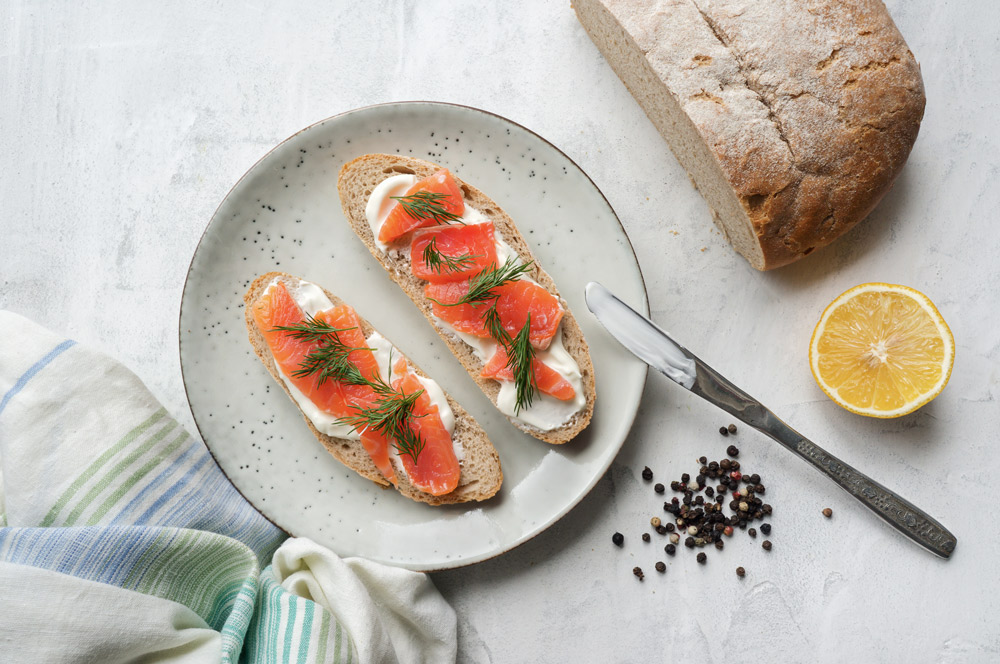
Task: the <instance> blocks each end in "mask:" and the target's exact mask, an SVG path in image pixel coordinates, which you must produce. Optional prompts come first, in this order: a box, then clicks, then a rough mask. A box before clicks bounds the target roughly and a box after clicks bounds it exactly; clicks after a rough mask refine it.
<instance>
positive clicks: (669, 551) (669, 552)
mask: <svg viewBox="0 0 1000 664" xmlns="http://www.w3.org/2000/svg"><path fill="white" fill-rule="evenodd" d="M663 550H664V551H666V552H667V555H668V556H672V555H674V554H675V553H677V547H676V546H674V545H673V544H668V545H666V546H665V547H663Z"/></svg>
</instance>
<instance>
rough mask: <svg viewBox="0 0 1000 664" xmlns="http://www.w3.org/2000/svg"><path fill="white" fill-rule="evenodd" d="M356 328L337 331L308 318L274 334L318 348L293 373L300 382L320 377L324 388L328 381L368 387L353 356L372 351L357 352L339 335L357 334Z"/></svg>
mask: <svg viewBox="0 0 1000 664" xmlns="http://www.w3.org/2000/svg"><path fill="white" fill-rule="evenodd" d="M353 329H356V328H353V327H345V328H340V327H334V326H332V325H330V324H329V323H327V322H325V321H321V320H317V319H316V318H314V317H313V316H310V315H307V316H306V318H305V320H303V321H302V322H300V323H297V324H295V325H279V326H277V327H275V328H274V330H280V331H282V332H288V335H289V336H290V337H292V338H293V339H296V340H298V341H304V342H306V343H314V344H317V345H316V348H314V349H312V350H311V351H309V352H308V353H307V354H306V356H305V357H304V358H303V359H302V362H300V363H299V368H298V369H296V370H295V371H293V372H292V375H293V376H295V377H296V378H304V377H306V376H310V375H313V374H315V375H316V382H317V384H318V385H322V384H323V383H325V382H326V381H328V380H331V379H332V380H337V381H340V382H343V383H349V384H351V385H364V384H366V383H367V382H368V379H367V378H365V377H364V376H363V375H361V371H360V370H359V369H358V368H357V367H356V366H355V365H354V364H352V363H351V361H350V355H351V353H352V352H353V351H356V350H371V349H370V348H354V347H353V346H348V345H347V344H345V343H344V342H342V341H341V340H340V337H339V335H338V333H340V332H347V331H348V330H353Z"/></svg>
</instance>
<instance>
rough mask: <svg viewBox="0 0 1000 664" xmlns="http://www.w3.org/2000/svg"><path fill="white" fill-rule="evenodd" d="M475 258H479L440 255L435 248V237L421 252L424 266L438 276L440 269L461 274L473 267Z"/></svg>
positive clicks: (436, 247) (464, 255) (466, 255)
mask: <svg viewBox="0 0 1000 664" xmlns="http://www.w3.org/2000/svg"><path fill="white" fill-rule="evenodd" d="M477 258H479V256H471V255H469V254H461V255H460V256H447V255H445V254H443V253H441V250H440V249H438V246H437V238H436V237H432V238H431V241H430V242H428V243H427V246H426V247H424V252H423V259H424V264H425V265H427V267H428V268H429V269H431V270H434V271H435V272H437V273H438V274H441V270H442V269H447V270H448V271H449V272H461V271H462V270H464V269H466V268H467V267H471V266H473V265H475V264H476V259H477Z"/></svg>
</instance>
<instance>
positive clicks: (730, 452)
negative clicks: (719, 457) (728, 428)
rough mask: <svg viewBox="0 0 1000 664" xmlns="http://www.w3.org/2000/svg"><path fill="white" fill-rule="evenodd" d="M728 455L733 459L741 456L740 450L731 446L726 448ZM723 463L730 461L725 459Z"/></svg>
mask: <svg viewBox="0 0 1000 664" xmlns="http://www.w3.org/2000/svg"><path fill="white" fill-rule="evenodd" d="M726 454H728V455H729V456H731V457H735V456H739V455H740V448H738V447H736V446H735V445H730V446H729V447H727V448H726ZM723 461H728V459H723Z"/></svg>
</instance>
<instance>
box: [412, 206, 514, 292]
mask: <svg viewBox="0 0 1000 664" xmlns="http://www.w3.org/2000/svg"><path fill="white" fill-rule="evenodd" d="M432 242H433V243H434V247H433V248H434V249H436V250H437V252H438V253H439V254H440V255H441V256H442V257H446V258H450V259H452V264H451V265H448V264H447V263H446V262H444V263H442V264H439V265H438V266H436V267H435V266H430V265H428V264H427V263H426V262H425V261H424V253H425V250H426V249H427V246H428V245H430V244H431V243H432ZM456 261H457V263H456ZM410 262H411V264H412V266H413V275H414V276H415V277H417V278H419V279H423V280H424V281H429V282H431V283H435V284H439V283H445V282H448V281H462V280H463V279H468V278H470V277H472V276H473V275H476V274H479V273H480V272H482V271H483V270H485V269H486V268H488V267H495V266H496V264H497V248H496V244H495V243H494V240H493V222H489V221H488V222H486V223H484V224H470V225H468V226H438V227H436V228H421V229H419V230H417V231H415V232H414V233H413V240H412V241H411V243H410Z"/></svg>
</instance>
